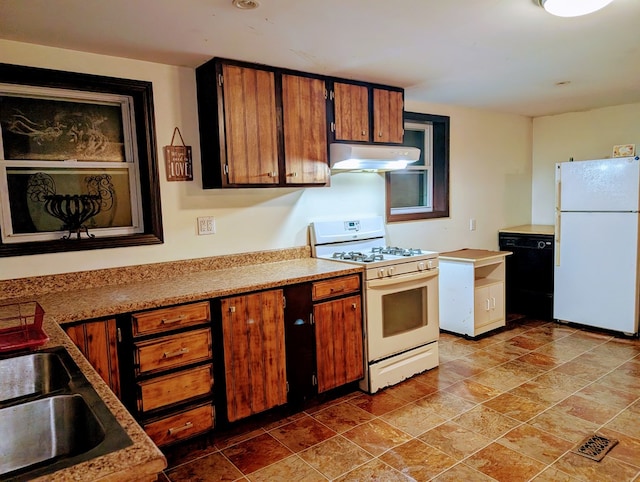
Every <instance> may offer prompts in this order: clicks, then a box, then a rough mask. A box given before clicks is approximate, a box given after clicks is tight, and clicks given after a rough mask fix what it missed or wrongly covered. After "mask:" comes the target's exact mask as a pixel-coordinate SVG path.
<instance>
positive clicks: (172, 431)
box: [167, 422, 193, 435]
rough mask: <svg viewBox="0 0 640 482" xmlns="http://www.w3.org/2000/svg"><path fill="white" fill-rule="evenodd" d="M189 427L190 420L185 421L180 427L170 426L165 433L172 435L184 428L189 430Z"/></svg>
mask: <svg viewBox="0 0 640 482" xmlns="http://www.w3.org/2000/svg"><path fill="white" fill-rule="evenodd" d="M191 427H193V423H192V422H187V423H185V424H184V425H183V426H182V427H172V428H170V429H169V430H167V433H168V434H169V435H173V434H176V433H180V432H182V431H184V430H189V429H190V428H191Z"/></svg>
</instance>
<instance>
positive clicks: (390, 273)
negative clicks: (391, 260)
mask: <svg viewBox="0 0 640 482" xmlns="http://www.w3.org/2000/svg"><path fill="white" fill-rule="evenodd" d="M393 271H394V268H393V266H389V271H388V272H387V276H393Z"/></svg>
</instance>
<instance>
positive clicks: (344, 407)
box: [161, 320, 640, 482]
mask: <svg viewBox="0 0 640 482" xmlns="http://www.w3.org/2000/svg"><path fill="white" fill-rule="evenodd" d="M243 431H244V433H243ZM237 432H238V433H234V434H233V435H229V434H227V435H224V436H214V437H213V438H212V439H211V440H210V441H209V443H204V442H200V443H199V445H197V446H184V447H176V448H174V449H172V450H168V451H167V459H168V461H169V468H168V469H167V470H166V471H165V473H164V475H163V476H162V477H161V480H163V481H166V480H171V481H192V482H195V481H217V480H225V481H227V480H228V481H234V480H241V481H270V482H271V481H283V482H285V481H286V482H291V481H326V480H340V481H342V480H349V481H354V480H355V481H361V480H377V481H405V480H416V481H424V480H435V481H456V482H458V481H492V480H498V481H508V482H516V481H528V480H532V481H536V482H547V481H554V482H556V481H567V482H570V481H589V482H595V481H612V482H613V481H615V482H623V481H640V340H638V339H637V338H635V339H628V338H616V337H612V336H611V335H609V334H603V333H597V332H593V331H586V330H580V329H577V328H575V327H569V326H567V325H561V324H557V323H547V322H542V321H536V320H524V321H520V322H514V323H511V324H509V325H508V327H507V329H504V330H503V331H500V332H497V333H495V334H492V335H491V336H487V337H484V338H481V339H479V340H467V339H464V338H462V337H457V336H453V335H450V334H446V333H442V334H441V338H440V366H439V367H438V368H436V369H433V370H429V371H427V372H425V373H423V374H420V375H417V376H415V377H413V378H411V379H409V380H406V381H404V382H403V383H401V384H399V385H396V386H394V387H390V388H387V389H385V390H383V391H381V392H379V393H377V394H375V395H373V396H371V395H367V394H365V393H362V392H353V393H349V394H347V395H346V396H343V397H341V398H339V399H337V400H333V401H331V402H327V403H324V404H322V405H319V406H316V407H314V408H312V409H307V410H305V411H304V412H302V413H298V414H295V415H293V416H290V417H287V418H285V419H283V420H278V421H275V422H273V421H271V422H269V423H265V424H264V425H261V426H257V427H256V426H252V427H250V428H249V427H246V428H244V429H242V430H240V431H237ZM596 432H597V433H598V434H600V435H603V436H605V437H608V438H613V439H617V440H618V441H619V443H618V444H617V445H615V446H614V447H613V449H612V450H611V451H610V452H609V453H608V454H607V455H606V456H605V457H604V459H603V460H602V461H600V462H595V461H592V460H590V459H588V458H586V457H583V456H580V455H576V454H574V453H572V452H571V450H572V449H573V448H574V447H575V446H576V445H577V444H579V442H581V441H582V440H583V439H584V438H585V437H587V436H589V435H592V434H594V433H596Z"/></svg>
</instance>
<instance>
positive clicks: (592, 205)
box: [553, 157, 640, 334]
mask: <svg viewBox="0 0 640 482" xmlns="http://www.w3.org/2000/svg"><path fill="white" fill-rule="evenodd" d="M639 166H640V162H639V161H638V157H625V158H614V159H600V160H593V161H576V162H561V163H558V164H556V213H555V214H556V226H555V268H554V291H553V317H554V318H555V319H557V320H561V321H568V322H574V323H579V324H582V325H588V326H593V327H598V328H605V329H609V330H613V331H617V332H622V333H625V334H636V333H637V332H638V313H639V310H638V300H639V296H638V283H639V276H638V274H639V269H638V262H639V257H638V246H639V245H638V241H639V236H638V228H639V216H640V213H639V210H640V167H639Z"/></svg>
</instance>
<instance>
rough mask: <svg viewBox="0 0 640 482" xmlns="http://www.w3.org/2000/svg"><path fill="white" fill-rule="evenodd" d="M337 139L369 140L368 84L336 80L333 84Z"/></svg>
mask: <svg viewBox="0 0 640 482" xmlns="http://www.w3.org/2000/svg"><path fill="white" fill-rule="evenodd" d="M333 92H334V112H335V139H336V140H338V141H368V140H369V137H370V136H369V89H368V88H367V87H366V86H362V85H354V84H343V83H340V82H336V83H335V84H334V86H333Z"/></svg>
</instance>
